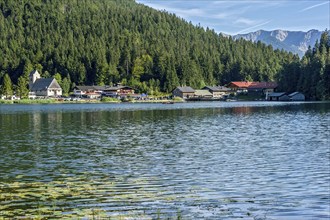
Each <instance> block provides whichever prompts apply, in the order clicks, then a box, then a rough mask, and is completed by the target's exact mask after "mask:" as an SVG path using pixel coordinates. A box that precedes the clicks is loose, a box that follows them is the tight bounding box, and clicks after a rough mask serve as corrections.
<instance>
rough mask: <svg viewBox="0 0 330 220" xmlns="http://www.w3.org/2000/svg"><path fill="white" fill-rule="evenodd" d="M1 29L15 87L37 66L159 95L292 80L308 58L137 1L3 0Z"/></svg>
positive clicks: (3, 65)
mask: <svg viewBox="0 0 330 220" xmlns="http://www.w3.org/2000/svg"><path fill="white" fill-rule="evenodd" d="M0 30H1V31H0V53H1V55H0V82H3V81H4V78H5V77H4V76H5V74H8V75H9V77H10V78H11V80H12V81H13V83H14V84H15V85H18V84H19V82H20V84H21V85H24V83H27V77H28V74H29V72H30V71H31V70H33V69H37V70H38V71H39V72H41V75H42V77H50V76H56V77H57V79H59V80H60V81H61V83H62V85H64V83H63V82H65V86H66V87H68V85H69V88H70V87H71V88H72V87H73V86H74V85H93V84H94V85H104V84H106V85H111V84H115V83H118V82H122V83H123V84H126V85H130V86H133V87H134V88H137V89H138V90H139V91H140V92H147V93H148V94H157V93H159V92H169V91H171V90H172V89H173V88H175V87H176V86H178V85H187V86H192V87H194V88H201V87H203V86H204V85H218V84H221V85H223V84H226V83H229V82H230V81H238V80H249V81H252V80H254V81H276V80H277V79H278V77H279V76H280V79H281V80H282V81H285V80H284V77H286V74H287V75H291V74H292V73H291V72H287V73H284V71H283V70H284V69H288V68H289V67H290V68H291V65H293V63H299V62H300V61H299V57H298V56H297V55H293V54H292V53H287V52H285V51H280V50H273V48H272V47H271V46H266V45H264V44H262V43H260V42H258V43H256V44H254V43H251V42H248V41H244V40H238V41H234V40H233V39H231V38H230V37H229V38H227V37H223V36H222V35H219V34H217V33H215V32H214V31H213V30H210V29H208V28H206V29H204V28H202V27H200V26H194V25H193V24H191V23H188V22H186V21H184V20H183V19H180V18H178V17H177V16H175V15H174V14H170V13H168V12H164V11H157V10H154V9H151V8H149V7H147V6H144V5H142V4H137V3H135V1H133V0H70V1H68V0H34V1H29V0H0ZM299 68H300V65H299ZM299 71H300V70H299ZM306 71H307V70H306ZM26 85H27V84H26ZM18 87H19V86H18Z"/></svg>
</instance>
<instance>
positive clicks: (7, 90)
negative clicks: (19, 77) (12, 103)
mask: <svg viewBox="0 0 330 220" xmlns="http://www.w3.org/2000/svg"><path fill="white" fill-rule="evenodd" d="M1 94H2V95H4V96H5V97H6V98H9V97H11V96H12V95H13V84H12V82H11V79H10V77H9V75H8V74H5V75H4V77H3V82H2V86H1Z"/></svg>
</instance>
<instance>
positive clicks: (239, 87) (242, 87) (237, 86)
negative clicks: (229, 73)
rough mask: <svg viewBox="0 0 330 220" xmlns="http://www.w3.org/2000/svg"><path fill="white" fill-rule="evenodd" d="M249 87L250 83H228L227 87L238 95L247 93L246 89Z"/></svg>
mask: <svg viewBox="0 0 330 220" xmlns="http://www.w3.org/2000/svg"><path fill="white" fill-rule="evenodd" d="M250 85H251V82H248V81H244V82H230V83H229V84H228V85H227V87H228V88H230V89H231V90H233V91H236V92H238V93H242V92H247V89H248V87H249V86H250Z"/></svg>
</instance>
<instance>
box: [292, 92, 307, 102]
mask: <svg viewBox="0 0 330 220" xmlns="http://www.w3.org/2000/svg"><path fill="white" fill-rule="evenodd" d="M289 97H290V100H291V101H305V95H304V94H302V93H301V92H294V93H291V94H289Z"/></svg>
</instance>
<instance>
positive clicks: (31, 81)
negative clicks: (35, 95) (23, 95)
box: [29, 70, 41, 90]
mask: <svg viewBox="0 0 330 220" xmlns="http://www.w3.org/2000/svg"><path fill="white" fill-rule="evenodd" d="M40 78H41V77H40V74H39V72H38V70H33V71H31V73H30V75H29V90H31V89H32V87H33V84H34V83H35V81H36V80H37V79H40Z"/></svg>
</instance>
